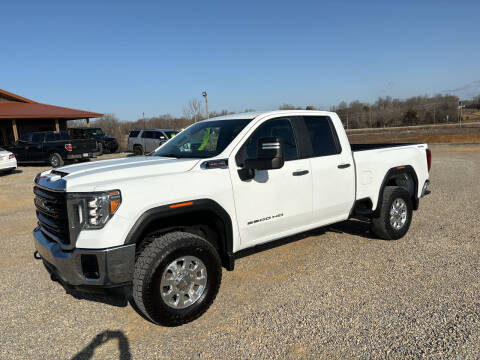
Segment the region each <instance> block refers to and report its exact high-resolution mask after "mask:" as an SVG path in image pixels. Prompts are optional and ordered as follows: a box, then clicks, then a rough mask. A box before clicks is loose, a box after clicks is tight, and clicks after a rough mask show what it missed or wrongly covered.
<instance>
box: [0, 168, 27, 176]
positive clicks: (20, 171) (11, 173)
mask: <svg viewBox="0 0 480 360" xmlns="http://www.w3.org/2000/svg"><path fill="white" fill-rule="evenodd" d="M22 172H23V171H22V170H18V169H15V170H10V171H1V170H0V177H3V176H8V175H15V174H21V173H22Z"/></svg>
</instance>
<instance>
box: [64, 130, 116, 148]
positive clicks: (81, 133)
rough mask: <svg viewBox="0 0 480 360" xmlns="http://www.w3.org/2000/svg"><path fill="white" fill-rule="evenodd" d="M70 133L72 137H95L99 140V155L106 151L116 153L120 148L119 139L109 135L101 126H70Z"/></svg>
mask: <svg viewBox="0 0 480 360" xmlns="http://www.w3.org/2000/svg"><path fill="white" fill-rule="evenodd" d="M68 133H69V134H70V136H71V137H72V139H94V140H96V141H97V142H98V153H99V155H101V154H103V153H104V152H110V153H114V152H116V151H117V150H118V141H117V139H115V138H114V137H111V136H107V135H106V134H105V133H104V132H103V130H102V129H101V128H88V127H85V128H70V129H68Z"/></svg>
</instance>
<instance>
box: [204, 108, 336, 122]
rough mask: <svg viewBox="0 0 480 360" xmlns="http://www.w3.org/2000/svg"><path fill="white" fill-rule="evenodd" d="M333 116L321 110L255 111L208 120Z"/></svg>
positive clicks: (329, 112)
mask: <svg viewBox="0 0 480 360" xmlns="http://www.w3.org/2000/svg"><path fill="white" fill-rule="evenodd" d="M331 114H333V113H332V112H331V111H321V110H273V111H255V112H246V113H238V114H229V115H222V116H217V117H214V118H209V119H206V120H238V119H254V118H256V117H259V116H264V115H278V116H287V115H297V116H298V115H331ZM204 121H205V120H204Z"/></svg>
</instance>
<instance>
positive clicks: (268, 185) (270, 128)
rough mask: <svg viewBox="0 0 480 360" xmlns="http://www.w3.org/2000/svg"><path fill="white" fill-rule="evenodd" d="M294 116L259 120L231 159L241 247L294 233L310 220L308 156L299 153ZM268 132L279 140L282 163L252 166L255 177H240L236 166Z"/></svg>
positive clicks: (310, 198) (310, 190)
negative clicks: (260, 167) (272, 166)
mask: <svg viewBox="0 0 480 360" xmlns="http://www.w3.org/2000/svg"><path fill="white" fill-rule="evenodd" d="M294 120H295V119H293V118H288V117H282V118H275V119H270V120H267V121H266V122H264V123H262V124H261V125H259V126H258V128H257V129H256V130H254V132H253V133H252V134H251V135H250V136H249V137H248V138H247V140H246V141H245V142H244V143H243V145H242V146H241V147H240V148H239V150H238V151H237V152H236V155H235V160H234V161H231V166H229V169H230V175H231V178H232V185H233V192H234V199H235V209H236V212H237V221H238V227H239V232H240V237H241V247H242V248H245V247H250V246H253V245H256V244H260V243H263V242H266V241H270V240H273V239H278V238H281V237H283V236H287V235H290V234H294V233H296V232H299V229H300V231H301V229H302V227H305V225H308V224H309V223H310V222H311V215H312V176H311V171H310V160H309V159H301V157H300V153H299V146H298V143H299V139H298V138H297V137H296V133H295V132H294V127H293V124H294ZM271 136H274V137H279V138H280V139H281V140H282V142H283V145H284V157H285V164H284V165H283V167H282V168H280V169H275V170H255V177H254V179H252V180H247V181H242V180H241V179H240V177H239V175H238V169H240V168H241V167H242V166H243V163H244V161H245V159H249V158H255V157H256V152H257V143H258V139H259V138H262V137H271ZM234 153H235V152H234ZM235 163H236V164H237V166H235Z"/></svg>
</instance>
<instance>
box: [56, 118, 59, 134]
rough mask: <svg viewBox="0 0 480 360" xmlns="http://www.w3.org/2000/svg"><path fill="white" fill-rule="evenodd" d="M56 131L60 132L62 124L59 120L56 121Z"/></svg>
mask: <svg viewBox="0 0 480 360" xmlns="http://www.w3.org/2000/svg"><path fill="white" fill-rule="evenodd" d="M55 131H56V132H59V131H60V124H59V123H58V119H55Z"/></svg>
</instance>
